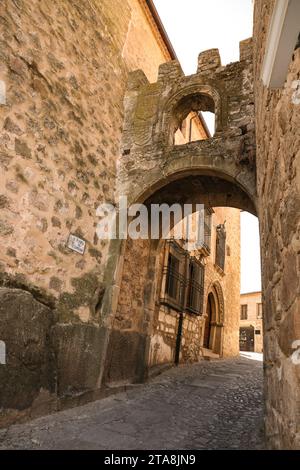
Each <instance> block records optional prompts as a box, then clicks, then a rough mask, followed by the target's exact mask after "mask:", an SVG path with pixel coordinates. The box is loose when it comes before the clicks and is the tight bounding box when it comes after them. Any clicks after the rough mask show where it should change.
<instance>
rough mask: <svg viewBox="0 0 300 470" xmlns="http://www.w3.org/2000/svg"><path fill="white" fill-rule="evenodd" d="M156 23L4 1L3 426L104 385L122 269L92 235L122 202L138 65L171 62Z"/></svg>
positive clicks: (85, 8) (0, 15)
mask: <svg viewBox="0 0 300 470" xmlns="http://www.w3.org/2000/svg"><path fill="white" fill-rule="evenodd" d="M155 28H156V26H155V24H154V22H153V20H152V22H151V21H150V16H149V11H147V7H146V4H145V2H144V1H140V0H126V1H123V0H122V1H121V0H114V1H111V0H101V2H99V1H96V0H90V1H89V2H82V1H81V0H73V1H72V2H71V1H68V0H62V1H61V0H54V1H51V2H48V1H46V0H43V1H38V0H33V1H29V0H17V1H13V2H12V1H9V2H1V5H0V38H1V40H0V59H1V60H0V62H1V63H0V81H1V84H3V83H4V84H5V88H6V97H5V100H4V97H3V96H2V94H3V93H2V94H1V96H2V98H3V99H2V98H1V105H0V167H1V168H0V175H1V176H0V248H1V249H0V285H2V286H3V289H1V291H0V297H1V299H0V303H1V305H6V310H5V312H4V313H5V316H3V318H2V319H1V323H0V324H1V326H0V339H1V340H5V342H6V347H7V351H8V358H7V360H8V362H7V365H6V366H1V385H0V389H1V391H0V394H1V396H3V400H4V401H1V405H0V408H1V409H2V408H9V409H10V411H9V412H5V411H4V414H5V420H6V421H5V422H8V421H9V419H10V418H9V416H11V419H12V420H14V419H17V417H18V416H21V414H22V413H23V414H24V415H25V414H26V410H29V409H30V407H31V405H33V403H35V402H36V401H38V400H39V399H38V397H39V396H40V395H41V397H42V398H41V400H40V402H41V403H42V402H43V403H44V404H45V410H49V406H50V407H51V406H52V401H53V400H54V401H55V397H57V396H59V397H60V398H63V397H69V396H71V397H72V396H73V395H76V396H78V395H80V394H85V393H87V392H89V391H91V390H94V389H97V388H99V386H100V383H101V373H102V372H101V371H102V368H103V364H102V363H103V355H104V351H103V348H104V347H105V344H106V339H105V338H106V327H105V325H106V323H105V322H106V314H109V313H110V311H109V307H106V304H105V302H104V300H105V298H106V290H107V281H106V278H107V277H105V276H106V275H105V272H107V271H109V270H113V269H114V268H112V267H111V264H110V262H109V259H110V258H109V255H108V253H109V245H108V242H107V241H105V240H104V241H103V240H98V238H97V236H96V234H95V225H96V223H97V218H96V208H97V206H98V205H99V204H100V203H101V202H103V201H106V202H114V199H115V188H116V165H117V160H118V157H119V147H120V140H121V135H122V124H123V117H124V116H123V114H124V111H123V99H124V94H125V90H126V86H127V77H128V72H129V71H130V70H132V69H136V68H137V67H139V68H140V67H141V68H142V69H143V70H144V72H145V74H146V75H147V76H148V78H149V80H155V78H156V75H157V69H158V66H159V64H160V63H161V62H165V61H166V60H169V59H170V57H169V56H168V53H167V51H166V48H165V47H164V45H163V40H162V38H160V36H159V34H158V31H157V29H155ZM145 43H146V44H147V47H146V48H145V47H141V45H142V44H145ZM1 90H3V86H2V88H1ZM70 233H73V234H75V235H77V236H79V237H80V238H82V239H84V240H85V242H86V249H85V253H84V255H80V254H78V253H75V252H73V251H71V250H69V249H68V248H67V247H66V243H67V240H68V236H69V234H70ZM110 253H111V251H110ZM108 277H109V276H108ZM109 279H110V281H111V276H110V277H109ZM10 289H11V293H9V290H10ZM8 299H11V300H8ZM18 305H19V307H18ZM23 305H24V308H23ZM27 305H28V307H26V306H27ZM4 313H3V315H4ZM47 316H48V317H49V318H47ZM41 319H42V320H41ZM30 322H31V324H32V331H31V329H30V328H29V325H30ZM6 323H7V324H8V325H9V330H8V328H7V325H6ZM38 323H39V324H38ZM19 336H20V337H23V341H24V343H25V351H22V350H21V346H20V348H19V349H18V345H17V342H16V341H17V338H18V337H19ZM32 338H33V339H32ZM33 340H34V341H35V342H36V346H35V347H33V349H32V350H31V346H30V343H31V341H33ZM27 344H29V346H27ZM86 344H88V345H89V347H88V348H86ZM45 348H46V349H47V351H46V350H45ZM16 350H18V352H17V353H16ZM27 355H28V357H29V359H28V360H27ZM48 356H49V357H51V360H50V359H49V357H48ZM52 359H53V361H54V362H53V361H52ZM31 363H32V370H33V372H32V374H30V373H28V371H27V365H29V366H30V367H31ZM39 370H40V372H39ZM46 371H48V372H47V373H46ZM47 374H48V379H47V380H48V381H47V380H46V376H47ZM13 376H14V380H13V378H12V377H13ZM25 382H26V385H24V383H25ZM17 390H18V392H17ZM21 390H23V393H24V397H23V398H22V399H21V398H20V396H21V395H20V394H22V392H21ZM17 402H18V403H17ZM2 405H3V406H2ZM55 406H56V407H57V406H58V405H55ZM41 408H42V407H41V406H40V410H41ZM14 410H17V411H14ZM41 412H42V411H41Z"/></svg>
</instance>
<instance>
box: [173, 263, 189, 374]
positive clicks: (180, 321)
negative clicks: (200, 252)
mask: <svg viewBox="0 0 300 470" xmlns="http://www.w3.org/2000/svg"><path fill="white" fill-rule="evenodd" d="M188 259H189V255H188V254H186V255H185V279H188V277H187V276H188V267H189V264H188ZM186 296H187V289H186V284H185V285H184V292H183V307H182V310H181V312H179V318H178V329H177V337H176V349H175V365H176V366H178V365H179V360H180V349H181V339H182V326H183V314H184V311H185V308H186Z"/></svg>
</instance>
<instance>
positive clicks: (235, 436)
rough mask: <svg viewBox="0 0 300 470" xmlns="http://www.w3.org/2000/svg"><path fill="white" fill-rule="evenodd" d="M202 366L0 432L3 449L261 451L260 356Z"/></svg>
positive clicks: (184, 368) (181, 368) (169, 373)
mask: <svg viewBox="0 0 300 470" xmlns="http://www.w3.org/2000/svg"><path fill="white" fill-rule="evenodd" d="M253 358H254V359H260V361H257V360H251V359H246V358H238V359H234V360H233V359H227V360H222V361H219V362H207V361H202V362H201V363H199V364H194V365H190V366H179V367H178V368H172V369H170V370H169V371H167V372H164V373H163V374H162V375H160V376H158V377H157V378H155V379H152V381H150V382H148V383H146V384H144V385H139V386H135V388H130V389H128V391H127V392H126V393H123V394H118V395H115V396H114V397H110V398H107V399H104V400H101V401H97V402H94V403H92V404H89V405H86V406H83V407H80V408H76V410H75V409H73V410H68V411H64V412H61V413H57V414H54V415H52V416H46V417H44V418H40V419H37V420H35V421H32V422H31V423H30V424H27V425H18V426H12V427H11V428H9V429H7V430H2V431H0V448H1V449H105V450H111V449H120V450H123V449H182V450H193V449H249V450H254V449H256V450H260V449H263V448H264V440H263V406H262V405H263V402H262V362H261V359H262V358H261V357H260V358H257V357H255V356H254V357H252V359H253Z"/></svg>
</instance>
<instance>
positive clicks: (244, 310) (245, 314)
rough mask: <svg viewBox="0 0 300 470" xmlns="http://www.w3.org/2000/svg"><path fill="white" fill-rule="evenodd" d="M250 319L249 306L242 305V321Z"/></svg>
mask: <svg viewBox="0 0 300 470" xmlns="http://www.w3.org/2000/svg"><path fill="white" fill-rule="evenodd" d="M247 319H248V305H241V320H247Z"/></svg>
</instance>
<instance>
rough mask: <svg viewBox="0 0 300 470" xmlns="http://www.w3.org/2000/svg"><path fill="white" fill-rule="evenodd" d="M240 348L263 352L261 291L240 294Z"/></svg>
mask: <svg viewBox="0 0 300 470" xmlns="http://www.w3.org/2000/svg"><path fill="white" fill-rule="evenodd" d="M240 350H241V351H252V352H257V353H262V352H263V311H262V300H261V292H249V293H244V294H241V313H240Z"/></svg>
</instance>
